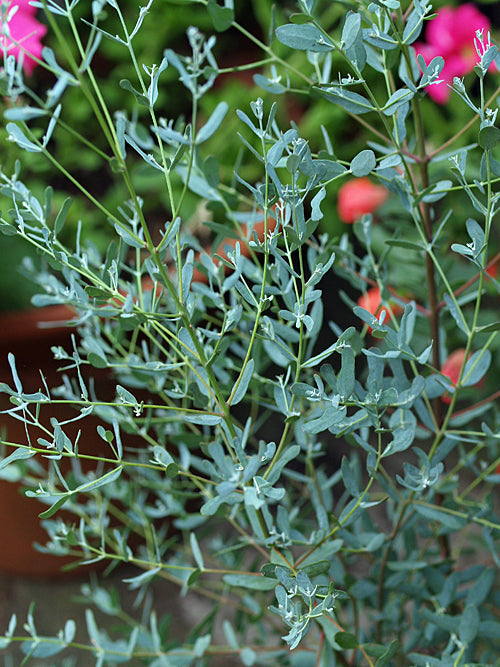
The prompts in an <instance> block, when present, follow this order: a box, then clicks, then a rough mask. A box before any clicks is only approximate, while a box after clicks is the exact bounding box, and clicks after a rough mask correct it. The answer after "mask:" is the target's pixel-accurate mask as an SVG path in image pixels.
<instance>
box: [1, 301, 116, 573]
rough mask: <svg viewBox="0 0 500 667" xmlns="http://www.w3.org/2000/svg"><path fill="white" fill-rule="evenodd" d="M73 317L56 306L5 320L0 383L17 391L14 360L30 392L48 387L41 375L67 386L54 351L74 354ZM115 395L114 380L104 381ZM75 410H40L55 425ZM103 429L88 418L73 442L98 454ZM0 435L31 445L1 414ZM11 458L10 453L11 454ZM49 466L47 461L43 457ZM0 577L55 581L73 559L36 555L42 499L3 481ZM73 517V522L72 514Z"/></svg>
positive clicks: (4, 401)
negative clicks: (69, 323)
mask: <svg viewBox="0 0 500 667" xmlns="http://www.w3.org/2000/svg"><path fill="white" fill-rule="evenodd" d="M72 316H73V313H72V311H71V310H70V309H69V308H67V307H65V306H50V307H46V308H40V309H30V310H26V311H22V312H14V313H2V314H0V382H5V383H7V384H9V385H10V386H13V380H12V372H11V369H10V366H9V363H8V359H7V357H8V354H9V352H12V353H13V354H14V356H15V358H16V368H17V372H18V375H19V378H20V380H21V382H22V384H23V390H24V391H26V392H35V391H38V390H39V389H41V388H42V387H43V385H42V381H41V376H40V370H41V371H42V372H43V374H44V377H45V379H46V382H47V384H48V386H49V387H51V386H57V385H59V384H61V380H60V374H59V373H58V371H57V368H58V367H59V366H60V365H61V362H58V361H55V360H54V357H53V353H52V352H51V347H52V346H54V345H56V346H57V345H61V346H63V347H65V348H66V349H70V346H71V341H70V336H71V333H72V332H74V329H72V328H70V327H68V326H66V325H65V324H64V322H65V321H67V320H69V319H71V318H72ZM102 381H103V382H107V384H108V385H109V387H108V388H107V389H108V391H109V390H111V378H106V377H104V376H103V380H102ZM9 407H12V405H11V403H10V402H9V397H8V396H7V395H6V394H0V411H3V410H6V409H8V408H9ZM74 415H75V411H74V408H71V407H68V406H53V405H45V406H41V408H40V420H41V422H42V423H43V424H47V425H49V424H50V417H53V416H54V417H56V418H57V419H58V420H61V421H62V420H64V419H68V418H71V417H74ZM98 423H99V420H98V419H97V418H92V417H90V418H87V419H86V420H85V421H84V422H77V423H75V425H74V427H73V429H71V428H70V426H72V425H68V426H65V432H66V433H67V434H68V436H69V437H70V438H71V437H75V436H76V433H77V431H78V430H79V429H82V430H83V429H84V432H85V437H82V438H81V440H80V442H81V443H82V444H81V446H80V451H81V452H82V453H86V454H91V453H92V454H97V453H98V452H99V451H102V449H103V447H104V446H105V443H104V442H103V441H102V440H101V439H100V438H99V436H98V435H97V433H96V427H97V424H98ZM29 434H30V437H31V438H32V441H33V442H35V443H36V441H37V438H38V437H40V436H43V435H45V434H43V433H42V431H41V430H40V429H36V428H33V427H30V429H29ZM0 435H1V437H2V439H3V440H5V441H10V442H17V443H22V444H24V443H27V436H26V432H25V426H24V424H23V422H21V421H19V420H16V419H14V418H13V417H11V416H10V415H6V414H0ZM7 450H8V452H7V453H10V448H7ZM40 461H43V457H40ZM0 507H1V508H2V509H1V512H0V540H1V543H2V548H1V549H0V572H3V573H7V574H16V575H28V576H29V575H31V576H54V575H57V574H59V573H60V570H61V568H62V567H63V565H66V564H67V563H68V562H71V561H70V559H67V558H61V557H57V556H52V555H50V554H43V553H40V552H38V551H35V549H34V548H33V543H34V542H38V543H40V544H44V543H45V542H46V541H47V533H46V532H45V530H44V529H43V528H42V527H41V525H40V519H39V518H38V514H39V513H40V512H41V511H43V510H44V508H45V506H44V505H41V504H40V503H39V502H38V501H37V500H36V499H33V498H27V497H26V496H25V495H24V493H23V489H22V487H21V485H20V484H17V483H12V482H8V481H5V480H0ZM67 516H69V517H72V515H70V514H68V515H67ZM73 518H74V517H73Z"/></svg>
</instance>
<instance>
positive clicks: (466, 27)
mask: <svg viewBox="0 0 500 667" xmlns="http://www.w3.org/2000/svg"><path fill="white" fill-rule="evenodd" d="M489 29H490V22H489V20H488V19H487V18H486V16H484V15H483V14H481V12H480V11H479V10H478V9H477V8H476V7H475V6H474V5H473V4H471V3H468V2H467V3H464V4H463V5H460V6H459V7H443V8H441V9H440V10H438V12H437V16H436V18H435V19H433V20H432V21H430V23H429V25H428V27H427V32H426V37H427V43H426V44H415V50H416V52H417V53H418V54H421V55H422V56H423V57H424V60H425V62H426V63H427V64H429V63H430V61H431V60H432V59H433V58H435V57H436V56H442V57H443V58H444V61H445V65H444V68H443V70H442V71H441V74H440V75H439V78H440V79H442V82H441V83H434V84H432V85H430V86H428V88H427V92H428V93H429V95H430V96H431V97H432V98H433V99H434V100H435V101H436V102H438V103H439V104H445V103H446V102H447V101H448V98H449V96H450V88H449V86H448V84H451V83H453V79H454V77H456V76H458V77H462V76H464V74H467V73H468V72H471V71H472V70H473V69H474V66H475V65H476V63H477V62H478V60H479V56H478V55H477V53H476V50H475V46H474V39H475V37H476V31H477V30H483V31H484V34H485V36H486V34H487V33H488V30H489Z"/></svg>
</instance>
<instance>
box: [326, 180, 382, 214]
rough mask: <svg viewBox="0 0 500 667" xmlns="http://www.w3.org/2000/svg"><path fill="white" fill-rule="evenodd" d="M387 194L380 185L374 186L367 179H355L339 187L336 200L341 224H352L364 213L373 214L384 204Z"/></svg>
mask: <svg viewBox="0 0 500 667" xmlns="http://www.w3.org/2000/svg"><path fill="white" fill-rule="evenodd" d="M388 196H389V192H388V191H387V190H386V188H384V187H383V186H382V185H375V184H374V183H372V182H371V181H370V179H369V178H356V179H353V180H351V181H347V183H344V185H342V186H341V188H340V190H339V194H338V199H337V211H338V214H339V218H340V219H341V220H342V222H346V223H347V224H352V223H353V222H355V221H356V220H358V219H359V218H361V217H362V216H363V215H364V214H365V213H373V211H375V210H376V209H377V208H379V206H382V204H383V203H384V202H385V200H386V199H387V197H388Z"/></svg>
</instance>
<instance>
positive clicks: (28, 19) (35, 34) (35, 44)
mask: <svg viewBox="0 0 500 667" xmlns="http://www.w3.org/2000/svg"><path fill="white" fill-rule="evenodd" d="M28 2H29V0H12V1H11V2H10V4H9V11H10V10H11V8H12V7H15V6H16V5H17V7H18V10H17V11H16V13H15V14H14V16H13V17H12V18H11V19H10V21H9V30H10V38H9V37H5V36H4V35H2V36H0V47H1V48H2V49H4V48H6V49H7V53H8V55H14V56H15V57H16V58H18V57H19V54H20V53H21V52H22V53H24V61H23V68H24V71H25V72H26V74H28V75H30V74H32V72H33V70H34V69H35V67H36V65H37V63H36V61H35V60H33V58H30V55H32V56H34V57H35V58H40V56H41V54H42V48H43V45H42V41H41V40H42V37H43V36H44V35H45V33H46V32H47V27H46V26H44V25H43V23H40V22H39V21H37V20H36V18H35V14H36V11H37V10H36V7H33V6H31V5H30V4H28ZM14 42H16V43H17V44H16V43H14Z"/></svg>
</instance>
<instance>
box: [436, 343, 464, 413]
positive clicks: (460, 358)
mask: <svg viewBox="0 0 500 667" xmlns="http://www.w3.org/2000/svg"><path fill="white" fill-rule="evenodd" d="M464 359H465V348H463V347H460V348H459V349H458V350H455V351H454V352H452V353H451V354H450V356H449V357H448V358H447V359H446V361H445V362H444V363H443V365H442V366H441V373H442V374H443V375H445V376H446V377H447V378H448V379H449V380H450V381H451V382H452V383H453V384H454V385H457V384H458V378H459V377H460V371H461V370H462V366H463V365H464ZM441 400H442V401H443V403H447V404H448V405H449V404H450V403H451V394H449V393H448V392H446V394H443V396H441Z"/></svg>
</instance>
